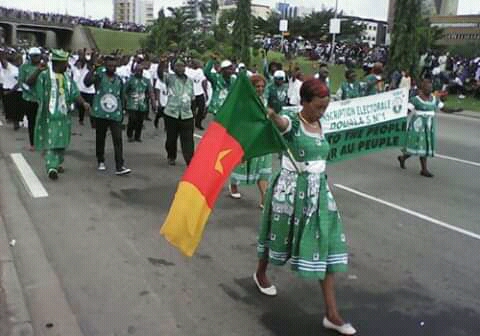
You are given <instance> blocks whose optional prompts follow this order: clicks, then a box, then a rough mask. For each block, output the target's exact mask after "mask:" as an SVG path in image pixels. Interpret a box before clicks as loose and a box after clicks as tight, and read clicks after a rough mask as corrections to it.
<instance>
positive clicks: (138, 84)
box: [125, 76, 152, 112]
mask: <svg viewBox="0 0 480 336" xmlns="http://www.w3.org/2000/svg"><path fill="white" fill-rule="evenodd" d="M151 91H152V86H151V85H150V81H149V80H148V79H146V78H145V77H140V78H139V77H136V76H132V77H130V78H129V79H128V81H127V83H126V84H125V96H126V98H127V110H132V111H140V112H148V110H149V98H150V92H151Z"/></svg>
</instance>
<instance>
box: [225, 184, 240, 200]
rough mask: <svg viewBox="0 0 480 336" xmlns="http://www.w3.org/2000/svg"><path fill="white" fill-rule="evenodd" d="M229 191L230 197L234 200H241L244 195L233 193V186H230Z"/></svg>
mask: <svg viewBox="0 0 480 336" xmlns="http://www.w3.org/2000/svg"><path fill="white" fill-rule="evenodd" d="M228 191H229V192H230V197H231V198H233V199H240V198H242V194H240V193H239V192H238V191H237V192H236V193H233V192H232V186H231V185H229V186H228Z"/></svg>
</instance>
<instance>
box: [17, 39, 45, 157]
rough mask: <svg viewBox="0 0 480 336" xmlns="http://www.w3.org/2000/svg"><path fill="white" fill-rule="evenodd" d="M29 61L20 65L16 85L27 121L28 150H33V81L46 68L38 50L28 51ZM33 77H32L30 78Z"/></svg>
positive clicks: (34, 112)
mask: <svg viewBox="0 0 480 336" xmlns="http://www.w3.org/2000/svg"><path fill="white" fill-rule="evenodd" d="M28 58H29V59H30V60H29V61H27V62H25V63H24V64H22V66H21V67H20V69H19V74H18V84H19V86H20V87H21V88H22V100H23V110H24V111H25V114H26V116H27V120H28V137H29V141H30V150H32V151H33V150H34V149H35V148H34V132H35V121H36V119H37V110H38V104H37V99H36V97H35V90H34V86H35V81H36V80H37V76H38V75H39V74H40V72H42V71H43V70H45V69H46V68H47V65H46V62H45V61H44V60H43V59H42V51H41V50H40V48H30V49H29V50H28ZM32 76H33V77H32Z"/></svg>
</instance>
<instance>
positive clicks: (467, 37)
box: [430, 15, 480, 46]
mask: <svg viewBox="0 0 480 336" xmlns="http://www.w3.org/2000/svg"><path fill="white" fill-rule="evenodd" d="M430 22H431V25H432V26H434V27H438V28H442V29H443V30H444V35H443V39H441V40H440V41H439V42H438V43H439V44H441V45H448V46H452V45H453V46H454V45H459V44H467V43H480V15H455V16H432V17H431V18H430Z"/></svg>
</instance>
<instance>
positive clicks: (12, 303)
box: [0, 213, 33, 336]
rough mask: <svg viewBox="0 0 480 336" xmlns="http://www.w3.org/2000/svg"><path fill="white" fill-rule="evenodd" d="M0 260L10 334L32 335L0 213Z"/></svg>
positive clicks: (19, 335) (28, 315)
mask: <svg viewBox="0 0 480 336" xmlns="http://www.w3.org/2000/svg"><path fill="white" fill-rule="evenodd" d="M0 262H1V263H2V274H1V275H0V279H1V281H2V283H3V288H4V290H5V295H6V297H7V307H8V312H9V313H10V317H9V320H10V323H11V335H12V336H17V335H18V336H30V335H32V336H33V327H32V321H31V318H30V314H29V312H28V309H27V305H26V304H25V298H24V297H23V291H22V286H21V284H20V280H19V278H18V274H17V270H16V269H15V263H14V261H13V257H12V253H11V252H10V245H9V240H8V237H7V233H6V231H5V225H4V223H3V220H2V216H1V213H0Z"/></svg>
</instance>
